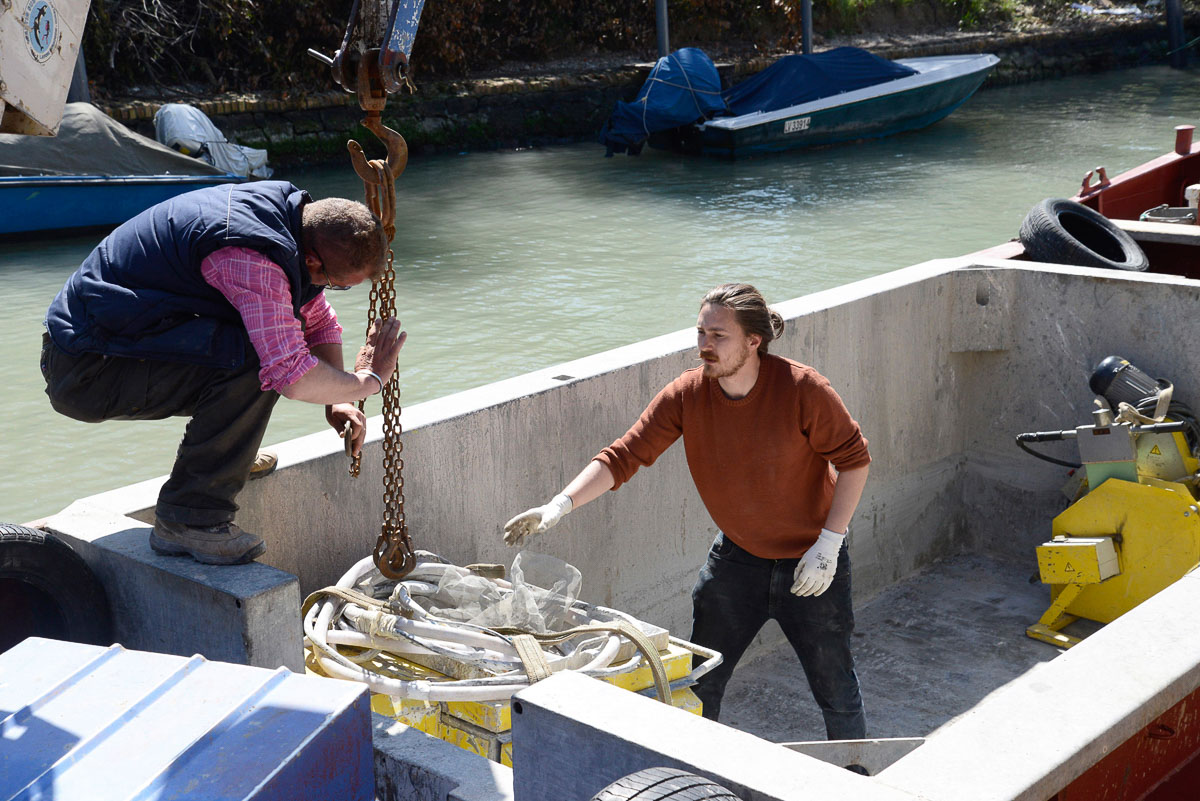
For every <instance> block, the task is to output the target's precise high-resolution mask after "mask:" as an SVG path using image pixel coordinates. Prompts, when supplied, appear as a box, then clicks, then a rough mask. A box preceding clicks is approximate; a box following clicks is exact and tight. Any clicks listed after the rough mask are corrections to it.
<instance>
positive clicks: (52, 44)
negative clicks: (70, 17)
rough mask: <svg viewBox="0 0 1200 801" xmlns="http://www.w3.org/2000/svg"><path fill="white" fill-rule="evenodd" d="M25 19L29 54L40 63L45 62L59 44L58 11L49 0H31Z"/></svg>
mask: <svg viewBox="0 0 1200 801" xmlns="http://www.w3.org/2000/svg"><path fill="white" fill-rule="evenodd" d="M23 21H24V23H25V43H26V44H28V45H29V54H30V55H31V56H33V60H34V61H37V62H38V63H39V64H40V63H43V62H45V61H46V60H47V59H49V58H50V56H51V55H52V54H53V53H54V49H55V48H56V47H57V46H58V36H59V30H58V12H57V11H56V10H55V8H54V6H53V4H51V3H50V2H48V0H29V2H28V3H27V4H26V6H25V15H24V17H23Z"/></svg>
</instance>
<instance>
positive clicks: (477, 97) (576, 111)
mask: <svg viewBox="0 0 1200 801" xmlns="http://www.w3.org/2000/svg"><path fill="white" fill-rule="evenodd" d="M1198 31H1200V18H1190V19H1189V20H1188V22H1187V31H1186V33H1187V36H1188V37H1189V38H1191V37H1193V36H1196V35H1197V33H1198ZM1166 39H1167V36H1166V28H1165V25H1164V24H1163V23H1162V22H1161V21H1144V22H1138V23H1124V24H1115V25H1108V26H1104V27H1102V28H1098V29H1094V30H1090V31H1072V32H1067V33H1064V32H1042V33H1014V34H980V35H970V34H957V35H954V36H951V37H945V38H925V39H909V40H907V41H904V42H903V43H893V42H890V41H886V40H885V41H882V42H876V43H867V44H866V45H865V46H866V47H867V48H868V49H870V50H871V51H872V52H875V53H876V54H878V55H880V56H883V57H885V58H892V59H895V58H911V57H916V56H931V55H944V54H950V53H968V52H976V53H985V52H987V53H995V54H996V55H998V56H1000V58H1001V61H1000V64H999V65H998V66H997V67H996V69H995V71H994V72H993V73H992V74H991V76H989V78H988V80H987V82H986V83H984V87H983V88H984V89H987V88H988V87H991V86H1003V85H1007V84H1015V83H1024V82H1028V81H1036V80H1042V79H1046V78H1054V77H1060V76H1063V75H1068V74H1076V73H1088V72H1098V71H1102V70H1108V69H1116V68H1122V67H1131V66H1139V65H1145V64H1165V63H1166V61H1167V43H1166ZM770 61H771V59H769V58H751V59H744V60H739V61H735V62H731V63H729V64H721V65H719V67H720V69H721V72H722V78H723V80H724V81H725V82H726V83H727V84H728V83H730V82H733V81H736V80H740V79H741V78H742V77H743V76H745V75H747V74H750V73H753V72H756V71H758V70H760V69H762V68H763V67H765V66H767V65H768V64H769V63H770ZM648 69H649V65H646V64H642V65H626V66H622V67H617V68H612V69H604V70H598V71H592V72H570V73H566V74H558V75H549V76H546V75H540V76H536V77H509V78H485V79H464V80H458V81H447V82H436V81H429V82H422V83H419V84H418V87H417V92H416V93H415V94H411V95H400V96H392V97H390V98H389V100H388V105H387V108H386V109H385V111H384V121H385V123H386V124H387V125H389V126H390V127H392V128H393V129H395V130H397V131H399V132H400V133H401V134H402V135H403V136H404V138H405V140H406V141H407V142H408V145H409V148H410V150H411V151H412V152H414V153H420V152H442V151H461V150H482V149H491V148H507V147H523V146H531V145H544V144H553V143H562V142H571V141H580V140H587V139H592V138H594V137H595V136H596V135H597V133H598V132H599V130H600V128H601V126H602V125H603V124H604V122H605V120H606V119H607V118H608V115H609V113H610V112H611V111H612V108H613V104H614V103H615V102H616V101H618V100H630V99H632V98H633V96H634V95H635V93H636V91H637V89H638V87H640V86H641V83H642V81H644V80H645V77H646V74H647V71H648ZM99 105H100V107H101V108H102V109H103V110H104V111H106V112H107V113H108V114H110V115H111V116H113V117H114V118H115V119H117V120H120V121H121V122H123V123H125V124H126V125H128V126H129V127H131V128H133V129H134V130H136V131H138V132H139V133H142V134H145V135H147V136H151V137H153V135H154V126H153V118H154V112H155V111H157V109H158V107H159V103H158V102H143V101H139V102H132V103H116V104H111V105H105V104H103V103H101V104H99ZM194 105H196V106H197V107H198V108H200V109H201V110H202V111H204V113H205V114H207V115H208V116H209V117H210V118H211V119H212V121H213V123H214V124H216V126H217V127H218V128H220V129H221V131H223V132H224V133H225V135H226V137H227V138H228V139H229V140H230V141H233V142H238V143H240V144H244V145H250V146H253V147H264V148H266V149H267V150H268V151H269V152H270V163H271V164H272V165H275V166H287V165H294V164H300V163H315V162H322V161H332V160H336V159H341V158H344V157H345V154H346V144H345V143H346V140H347V139H348V138H351V137H353V138H355V139H358V140H359V141H360V142H362V143H363V144H364V146H366V147H367V148H368V153H369V154H370V155H377V154H375V153H371V143H372V142H373V140H374V137H373V136H372V135H371V134H370V133H368V132H366V131H365V130H364V129H363V128H361V127H360V126H359V124H358V123H359V121H360V120H361V119H362V112H361V111H360V109H359V107H358V101H357V98H356V97H355V96H354V95H351V94H348V93H345V92H342V91H341V90H335V91H330V92H323V93H319V94H305V95H296V96H292V97H283V98H281V97H278V96H275V95H271V96H265V95H260V96H230V97H224V98H221V99H216V100H209V101H202V102H197V103H194Z"/></svg>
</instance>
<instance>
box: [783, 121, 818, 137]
mask: <svg viewBox="0 0 1200 801" xmlns="http://www.w3.org/2000/svg"><path fill="white" fill-rule="evenodd" d="M810 122H812V117H797V118H796V119H794V120H784V123H783V132H784V133H785V134H790V133H799V132H800V131H807V130H808V124H809V123H810Z"/></svg>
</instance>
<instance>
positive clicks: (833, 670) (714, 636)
mask: <svg viewBox="0 0 1200 801" xmlns="http://www.w3.org/2000/svg"><path fill="white" fill-rule="evenodd" d="M798 561H799V560H798V559H761V558H759V557H757V556H754V555H753V554H751V553H749V552H748V551H746V550H745V549H743V548H741V547H739V546H738V545H736V544H735V543H734V542H733V540H730V539H729V538H727V537H726V536H725V535H724V534H718V535H717V538H716V539H715V540H714V541H713V545H712V549H711V550H710V551H709V552H708V563H707V564H705V566H704V568H703V569H702V570H701V571H700V577H699V578H698V579H697V581H696V587H695V589H693V590H692V642H694V643H696V644H697V645H701V646H704V647H705V648H713V649H715V650H717V651H720V652H721V653H722V654H723V655H724V657H725V661H724V662H722V663H721V665H720V666H719V667H717V668H716V669H714V670H713V671H712V672H711V673H708V674H707V675H705V676H702V677H701V678H700V680H699V681H698V682H697V684H696V686H695V687H694V690H695V693H696V695H697V696H698V697H699V698H700V701H701V702H702V703H703V704H704V717H706V718H711V719H712V720H716V719H717V718H718V716H719V715H720V714H721V698H722V696H724V695H725V685H726V684H727V683H728V682H729V677H730V676H731V675H732V674H733V669H734V667H735V666H737V663H738V660H739V659H741V658H742V654H744V653H745V652H746V648H747V647H748V646H749V645H750V642H751V640H753V639H754V635H756V634H757V633H758V631H759V629H761V628H762V626H763V624H764V623H766V622H767V620H768V619H770V618H774V619H775V620H776V621H777V622H778V623H779V626H780V628H782V629H783V633H784V634H785V635H786V636H787V639H788V642H789V643H791V645H792V648H793V650H795V652H796V656H797V657H799V658H800V665H801V667H803V668H804V675H805V676H806V677H807V678H808V684H809V687H810V688H811V689H812V694H813V698H814V699H815V700H816V702H817V706H819V707H820V709H821V713H822V714H823V715H824V717H825V732H826V736H827V737H828V738H829V739H830V740H861V739H864V738H865V737H866V732H867V721H866V715H865V714H864V712H863V704H862V697H861V696H860V695H859V691H858V676H857V675H856V674H855V672H854V658H853V657H852V656H851V654H850V635H851V633H853V631H854V611H853V609H852V608H851V604H850V557H849V554H848V553H847V549H846V548H845V547H844V546H843V548H842V550H841V552H840V553H839V554H838V563H837V572H836V573H835V574H834V579H833V583H832V584H831V585H830V586H829V589H827V590H825V592H823V593H821V594H820V595H817V596H811V595H810V596H807V597H804V598H800V597H797V596H795V595H792V593H791V587H792V584H793V583H794V582H795V578H794V575H793V574H794V573H795V571H796V563H797V562H798Z"/></svg>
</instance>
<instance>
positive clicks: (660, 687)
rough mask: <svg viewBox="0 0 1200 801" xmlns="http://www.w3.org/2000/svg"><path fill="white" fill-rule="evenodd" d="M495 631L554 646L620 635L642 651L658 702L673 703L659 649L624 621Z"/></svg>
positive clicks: (634, 627) (510, 628)
mask: <svg viewBox="0 0 1200 801" xmlns="http://www.w3.org/2000/svg"><path fill="white" fill-rule="evenodd" d="M493 631H495V632H496V633H497V634H508V635H514V636H529V637H532V638H533V639H534V640H536V641H537V642H538V643H539V644H541V645H554V644H556V643H560V642H563V641H564V640H569V639H571V638H572V637H575V636H577V635H579V634H600V633H616V634H620V635H621V636H622V637H625V638H626V639H628V640H629V641H630V642H632V643H633V644H634V645H635V646H636V647H637V649H638V650H639V651H641V653H642V656H643V657H645V658H646V661H647V663H648V664H649V665H650V672H651V673H652V674H653V675H654V689H655V691H656V692H657V693H658V700H660V701H662V702H663V703H664V704H670V703H671V683H670V681H669V680H668V679H667V669H666V668H665V667H663V663H662V658H661V657H659V655H658V649H657V648H655V647H654V643H652V642H651V641H650V638H649V637H647V636H646V635H645V634H644V633H642V632H641V631H640V630H639V629H638V628H637V627H636V626H633V625H630V624H629V623H627V622H626V621H624V620H618V621H617V622H616V623H593V624H590V625H587V626H576V627H574V628H571V629H566V630H565V631H556V632H551V633H548V634H537V633H533V632H527V631H522V630H521V629H517V628H512V627H508V626H502V627H498V628H495V629H493ZM531 681H532V679H531Z"/></svg>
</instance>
